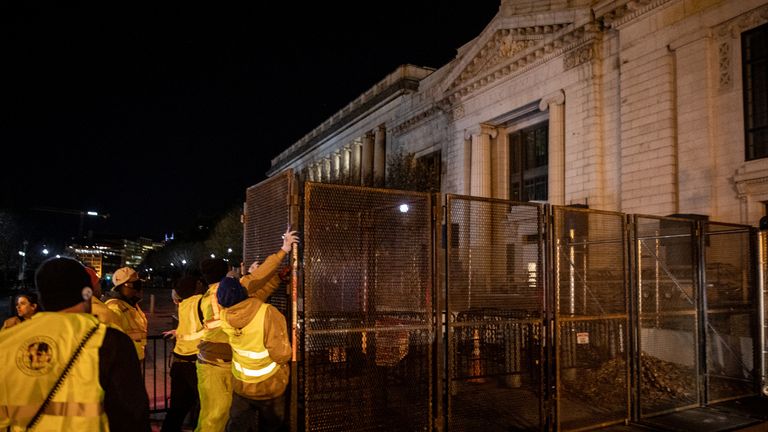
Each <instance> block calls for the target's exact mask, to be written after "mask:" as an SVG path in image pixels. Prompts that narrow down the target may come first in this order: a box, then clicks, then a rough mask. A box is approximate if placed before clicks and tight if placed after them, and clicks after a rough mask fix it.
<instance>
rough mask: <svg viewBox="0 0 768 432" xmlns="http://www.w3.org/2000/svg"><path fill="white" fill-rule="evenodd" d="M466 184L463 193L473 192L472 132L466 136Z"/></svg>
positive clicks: (464, 166)
mask: <svg viewBox="0 0 768 432" xmlns="http://www.w3.org/2000/svg"><path fill="white" fill-rule="evenodd" d="M463 168H464V185H463V188H462V189H461V190H462V192H461V193H462V194H464V195H471V194H472V136H471V134H469V135H465V136H464V164H463Z"/></svg>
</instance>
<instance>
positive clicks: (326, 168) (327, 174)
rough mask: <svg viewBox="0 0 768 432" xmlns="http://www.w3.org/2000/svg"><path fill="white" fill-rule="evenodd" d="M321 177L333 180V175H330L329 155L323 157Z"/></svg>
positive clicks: (328, 180) (327, 180)
mask: <svg viewBox="0 0 768 432" xmlns="http://www.w3.org/2000/svg"><path fill="white" fill-rule="evenodd" d="M323 179H325V181H326V182H330V181H332V180H333V177H331V156H326V157H324V158H323Z"/></svg>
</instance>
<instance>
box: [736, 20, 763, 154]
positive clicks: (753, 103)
mask: <svg viewBox="0 0 768 432" xmlns="http://www.w3.org/2000/svg"><path fill="white" fill-rule="evenodd" d="M741 59H742V60H741V61H742V71H743V74H744V132H745V141H744V142H745V146H746V149H745V150H746V159H747V160H753V159H760V158H764V157H768V24H764V25H762V26H760V27H758V28H756V29H753V30H750V31H748V32H744V33H743V34H742V35H741Z"/></svg>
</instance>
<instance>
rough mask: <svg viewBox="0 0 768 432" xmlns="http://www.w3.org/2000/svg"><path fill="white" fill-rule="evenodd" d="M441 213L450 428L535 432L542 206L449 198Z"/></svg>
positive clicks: (540, 384)
mask: <svg viewBox="0 0 768 432" xmlns="http://www.w3.org/2000/svg"><path fill="white" fill-rule="evenodd" d="M446 209H447V210H446V217H447V219H446V227H450V228H449V229H448V230H447V241H446V248H447V251H446V255H447V261H448V271H447V274H448V281H447V282H448V283H447V294H446V298H447V307H448V310H447V312H448V313H447V317H448V333H447V336H448V337H447V341H448V342H447V346H446V349H447V358H448V375H447V387H448V390H447V401H448V410H447V419H448V420H447V423H448V428H449V430H451V431H472V430H476V429H477V426H478V425H482V426H483V430H486V431H507V430H510V428H512V429H514V430H540V429H541V428H542V427H543V418H544V415H543V410H544V405H543V393H544V380H543V376H542V373H543V371H542V365H543V364H544V362H543V359H544V338H545V335H544V332H543V330H542V328H543V310H544V303H543V300H544V297H543V296H544V281H543V273H542V269H543V265H544V256H543V252H544V224H543V222H544V217H543V207H542V206H537V205H531V204H524V203H511V202H508V201H501V200H489V199H482V198H473V197H461V196H451V195H449V196H448V197H447V202H446Z"/></svg>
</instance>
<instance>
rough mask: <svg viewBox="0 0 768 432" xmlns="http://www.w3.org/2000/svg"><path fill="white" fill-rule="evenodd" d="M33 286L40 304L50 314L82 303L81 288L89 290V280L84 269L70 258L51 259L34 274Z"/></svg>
mask: <svg viewBox="0 0 768 432" xmlns="http://www.w3.org/2000/svg"><path fill="white" fill-rule="evenodd" d="M35 285H36V286H37V291H38V292H39V293H40V304H41V305H42V306H43V308H44V309H45V310H47V311H50V312H55V311H59V310H62V309H66V308H68V307H71V306H74V305H76V304H78V303H80V302H82V301H83V288H86V287H88V288H90V286H91V278H90V276H88V272H86V271H85V267H83V265H82V264H80V263H79V262H77V261H75V260H73V259H71V258H51V259H49V260H46V261H44V262H43V263H42V264H40V267H38V268H37V271H36V272H35Z"/></svg>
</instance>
